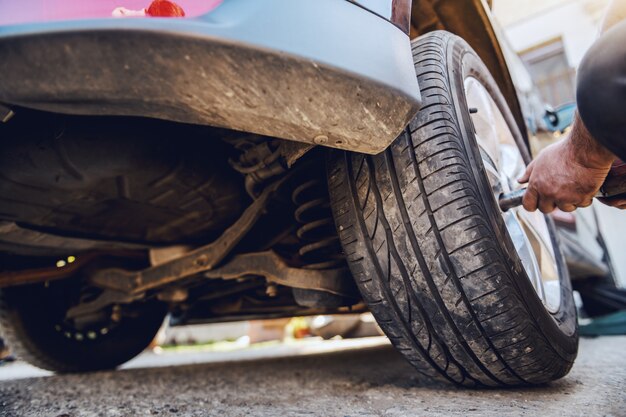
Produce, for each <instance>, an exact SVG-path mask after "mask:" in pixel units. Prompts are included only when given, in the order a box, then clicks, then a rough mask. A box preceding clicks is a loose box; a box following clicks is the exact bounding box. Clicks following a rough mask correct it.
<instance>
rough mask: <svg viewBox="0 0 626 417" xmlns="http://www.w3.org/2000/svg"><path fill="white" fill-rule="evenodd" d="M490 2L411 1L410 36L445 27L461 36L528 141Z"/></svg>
mask: <svg viewBox="0 0 626 417" xmlns="http://www.w3.org/2000/svg"><path fill="white" fill-rule="evenodd" d="M491 3H492V2H491V1H485V0H413V8H412V11H411V39H413V38H416V37H418V36H420V35H423V34H425V33H428V32H432V31H434V30H446V31H448V32H451V33H454V34H455V35H458V36H460V37H461V38H463V39H464V40H465V41H466V42H467V43H468V44H469V45H470V46H471V47H472V48H473V49H474V50H475V51H476V53H477V54H478V56H479V57H480V58H481V59H482V61H483V62H484V63H485V65H487V68H488V69H489V72H491V75H492V76H493V78H494V79H495V80H496V83H497V84H498V87H499V88H500V91H501V92H502V94H503V95H504V98H505V99H506V102H507V104H508V105H509V108H510V109H511V112H512V113H513V116H514V117H515V121H516V122H517V125H518V127H519V129H520V132H521V133H522V136H523V137H524V138H525V140H526V141H528V134H527V129H526V123H525V118H524V114H523V112H522V107H521V105H520V101H519V98H518V95H517V90H516V88H515V84H514V82H513V79H512V77H511V74H510V72H509V67H508V65H507V62H506V58H505V54H504V51H503V47H502V43H501V40H500V39H501V34H500V33H499V32H500V31H499V28H498V26H497V23H496V22H494V19H493V16H492V15H491V10H490V9H491ZM527 144H528V143H527Z"/></svg>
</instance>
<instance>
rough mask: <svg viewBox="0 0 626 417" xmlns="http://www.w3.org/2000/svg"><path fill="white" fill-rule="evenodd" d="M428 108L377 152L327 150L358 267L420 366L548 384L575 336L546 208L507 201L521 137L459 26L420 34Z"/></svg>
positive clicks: (432, 371) (570, 354) (484, 381)
mask: <svg viewBox="0 0 626 417" xmlns="http://www.w3.org/2000/svg"><path fill="white" fill-rule="evenodd" d="M413 53H414V60H415V69H416V72H417V76H418V81H419V85H420V88H421V94H422V98H423V107H422V109H421V111H420V112H419V114H418V115H417V116H416V117H415V119H414V120H413V121H412V122H411V123H410V125H409V127H407V129H406V131H405V132H404V133H403V134H401V135H400V136H399V137H398V138H397V139H396V141H395V142H394V143H393V144H392V145H391V146H390V148H389V149H388V150H387V151H385V152H384V153H382V154H380V155H376V156H367V155H362V154H356V153H347V152H340V151H332V152H331V154H330V155H331V156H330V157H329V164H328V181H329V190H330V195H331V204H332V208H333V214H334V218H335V222H336V225H337V229H338V232H339V234H340V238H341V242H342V245H343V248H344V251H345V253H346V255H347V258H348V263H349V266H350V270H351V272H352V274H353V276H354V278H355V280H356V282H357V284H358V286H359V289H360V291H361V293H362V295H363V297H364V299H365V300H366V302H367V303H368V305H369V308H370V310H371V311H372V313H373V314H374V316H375V317H376V319H377V321H378V323H379V324H380V326H381V328H382V329H383V330H384V331H385V333H386V334H387V336H388V337H389V339H390V340H391V341H392V343H393V344H394V345H395V346H396V348H397V349H398V350H400V351H401V352H402V353H403V354H404V356H405V357H406V358H407V359H408V360H409V362H411V363H412V364H413V365H414V366H415V367H416V369H417V370H418V371H419V372H421V373H423V374H425V375H428V376H430V377H433V378H437V379H443V380H447V381H451V382H453V383H456V384H459V385H463V386H514V385H527V384H541V383H545V382H548V381H552V380H554V379H557V378H560V377H562V376H564V375H565V374H567V372H568V371H569V370H570V368H571V366H572V363H573V361H574V358H575V357H576V353H577V347H578V335H577V324H576V311H575V307H574V302H573V297H572V292H571V284H570V281H569V277H568V275H567V270H566V268H565V265H564V262H563V259H562V256H561V254H560V252H559V249H558V244H557V242H556V234H555V230H554V226H553V224H552V223H551V222H550V220H549V219H548V218H547V217H545V216H543V215H541V214H538V213H528V212H525V211H524V210H523V209H522V208H517V209H513V210H511V211H509V212H507V213H503V212H502V211H501V210H500V208H499V206H498V204H497V197H498V196H499V195H500V193H502V192H505V191H510V190H512V189H514V188H516V187H517V185H516V184H517V183H516V182H515V178H516V175H519V174H521V173H522V172H523V170H524V167H525V164H526V163H527V162H528V161H529V158H528V152H527V148H526V145H525V143H524V141H523V139H522V136H521V134H520V132H519V129H518V128H517V126H516V124H515V121H514V118H513V116H512V114H511V112H510V110H509V109H508V107H507V105H506V102H505V100H504V98H503V97H502V95H501V93H500V92H499V90H498V88H497V86H496V84H495V81H494V80H493V78H492V77H491V76H490V74H489V72H488V70H487V69H486V67H485V66H484V64H483V63H482V62H481V61H480V59H479V58H478V56H477V55H476V54H475V52H473V51H472V50H471V48H470V47H469V46H468V45H467V44H466V43H465V42H464V41H463V40H462V39H460V38H459V37H457V36H454V35H452V34H449V33H446V32H434V33H432V34H428V35H426V36H423V37H421V38H419V39H418V40H416V41H414V42H413Z"/></svg>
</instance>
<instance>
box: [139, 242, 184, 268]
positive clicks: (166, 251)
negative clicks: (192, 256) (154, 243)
mask: <svg viewBox="0 0 626 417" xmlns="http://www.w3.org/2000/svg"><path fill="white" fill-rule="evenodd" d="M192 249H193V248H192V247H191V246H188V245H176V246H167V247H165V248H154V249H150V252H149V256H150V265H152V266H155V265H161V264H164V263H166V262H169V261H171V260H172V259H176V258H180V257H181V256H183V255H184V254H186V253H188V252H190V251H191V250H192Z"/></svg>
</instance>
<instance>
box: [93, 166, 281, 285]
mask: <svg viewBox="0 0 626 417" xmlns="http://www.w3.org/2000/svg"><path fill="white" fill-rule="evenodd" d="M287 178H289V176H285V177H283V178H282V179H281V180H279V181H276V182H274V183H273V184H271V185H269V186H267V188H265V190H264V191H263V192H262V193H261V195H260V196H259V198H258V199H257V200H255V201H254V202H253V203H252V204H251V205H250V206H248V208H247V209H246V210H245V211H244V213H243V214H242V216H241V217H240V218H239V219H238V220H237V221H236V222H235V223H234V224H233V225H232V226H230V227H229V228H228V229H226V231H224V233H223V234H222V235H221V236H220V237H219V238H218V239H217V240H215V241H214V242H212V243H210V244H208V245H205V246H202V247H200V248H198V249H195V250H193V251H191V252H189V253H187V254H186V255H183V256H181V257H180V258H177V259H173V260H171V261H168V262H165V263H163V264H160V265H155V266H153V267H150V268H146V269H144V270H142V271H124V270H121V269H105V270H102V271H98V272H97V273H96V274H94V276H93V277H92V278H91V283H92V284H93V285H96V286H98V287H102V288H108V289H112V290H117V291H121V292H126V293H130V294H139V293H143V292H145V291H148V290H151V289H155V288H158V287H161V286H163V285H166V284H170V283H172V282H176V281H179V280H181V279H183V278H186V277H189V276H191V275H195V274H199V273H201V272H205V271H208V270H210V269H213V268H214V267H215V266H216V265H217V264H218V263H219V262H220V261H222V259H224V257H226V256H227V255H228V254H229V253H230V251H231V250H232V249H233V248H234V247H235V245H236V244H237V243H239V241H240V240H241V239H242V238H243V237H244V236H245V235H246V233H247V232H248V231H249V230H250V229H251V228H252V227H253V226H254V225H255V224H256V222H257V220H259V218H260V217H261V216H262V215H263V213H264V212H265V208H266V206H267V203H268V202H269V200H270V199H271V198H272V196H273V195H274V193H275V192H276V191H277V190H278V188H279V187H280V186H281V185H282V184H283V183H284V182H285V180H286V179H287Z"/></svg>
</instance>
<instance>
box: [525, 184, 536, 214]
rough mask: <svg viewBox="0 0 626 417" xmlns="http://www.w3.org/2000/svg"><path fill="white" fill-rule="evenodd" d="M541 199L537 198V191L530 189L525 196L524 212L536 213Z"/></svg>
mask: <svg viewBox="0 0 626 417" xmlns="http://www.w3.org/2000/svg"><path fill="white" fill-rule="evenodd" d="M538 201H539V198H538V196H537V191H535V189H534V188H530V187H529V188H528V189H527V190H526V193H525V194H524V199H523V200H522V205H523V206H524V210H526V211H535V210H537V202H538Z"/></svg>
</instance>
